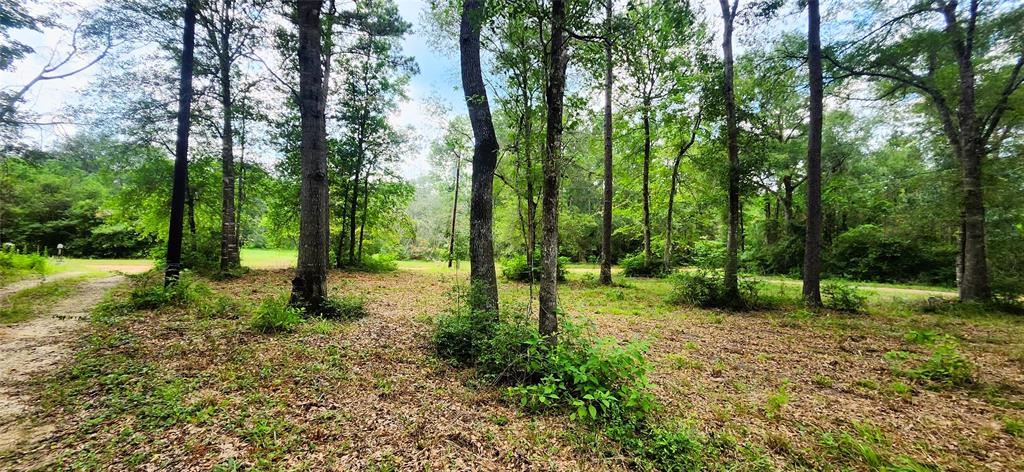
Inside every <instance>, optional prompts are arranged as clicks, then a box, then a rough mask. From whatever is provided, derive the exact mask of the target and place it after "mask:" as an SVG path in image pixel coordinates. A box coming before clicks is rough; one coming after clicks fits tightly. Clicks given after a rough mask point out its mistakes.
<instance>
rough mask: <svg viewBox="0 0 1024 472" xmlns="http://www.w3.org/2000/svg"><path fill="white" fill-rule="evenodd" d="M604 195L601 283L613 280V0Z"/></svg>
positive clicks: (607, 36)
mask: <svg viewBox="0 0 1024 472" xmlns="http://www.w3.org/2000/svg"><path fill="white" fill-rule="evenodd" d="M604 13H605V16H604V22H605V24H604V38H603V40H604V41H603V43H604V130H603V131H604V197H603V201H602V202H601V278H600V281H601V284H602V285H611V284H612V197H614V195H615V192H614V189H613V188H612V86H613V84H614V81H615V75H614V73H613V70H612V67H613V64H612V0H605V4H604Z"/></svg>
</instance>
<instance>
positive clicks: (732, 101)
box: [719, 0, 740, 297]
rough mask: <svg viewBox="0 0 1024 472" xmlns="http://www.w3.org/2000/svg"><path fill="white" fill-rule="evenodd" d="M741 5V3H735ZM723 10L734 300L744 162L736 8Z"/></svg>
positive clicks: (728, 277)
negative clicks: (735, 51) (734, 38)
mask: <svg viewBox="0 0 1024 472" xmlns="http://www.w3.org/2000/svg"><path fill="white" fill-rule="evenodd" d="M734 1H738V0H734ZM719 2H720V3H721V6H722V19H723V21H724V31H723V33H722V53H723V56H724V58H723V60H724V62H725V74H724V81H725V83H724V85H725V87H724V92H725V122H726V130H727V135H726V140H727V141H726V145H727V148H728V151H729V173H728V193H729V234H728V237H727V239H726V246H725V248H726V249H725V251H726V256H725V290H726V292H727V293H728V294H729V296H730V297H738V296H739V280H738V276H737V275H738V274H737V272H738V269H739V257H738V249H739V223H740V211H739V209H740V158H739V142H738V136H739V131H738V129H737V128H736V97H735V94H734V93H733V57H732V27H733V19H734V15H735V6H732V7H730V5H729V1H728V0H719Z"/></svg>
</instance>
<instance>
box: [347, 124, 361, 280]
mask: <svg viewBox="0 0 1024 472" xmlns="http://www.w3.org/2000/svg"><path fill="white" fill-rule="evenodd" d="M363 146H364V144H363V141H362V139H361V138H360V140H359V160H358V161H357V162H356V169H355V175H353V176H352V198H351V199H349V207H348V263H349V265H355V264H356V221H358V220H357V219H356V214H357V213H358V210H359V177H360V175H361V174H362V169H363V152H365V151H364V150H363Z"/></svg>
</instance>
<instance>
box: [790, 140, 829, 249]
mask: <svg viewBox="0 0 1024 472" xmlns="http://www.w3.org/2000/svg"><path fill="white" fill-rule="evenodd" d="M819 142H820V140H819ZM818 155H819V161H820V155H821V153H820V152H819V153H818ZM818 167H819V168H820V167H821V164H820V163H819V165H818ZM794 190H796V185H793V177H792V176H789V175H787V176H784V177H782V192H783V193H782V217H783V219H784V221H785V223H786V228H785V230H786V232H785V234H787V235H788V234H790V228H792V227H793V191H794Z"/></svg>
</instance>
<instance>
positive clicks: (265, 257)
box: [241, 248, 299, 269]
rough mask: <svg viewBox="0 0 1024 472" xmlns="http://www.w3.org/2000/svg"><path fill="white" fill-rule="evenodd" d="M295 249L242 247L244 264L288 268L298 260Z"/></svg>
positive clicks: (257, 267) (260, 267)
mask: <svg viewBox="0 0 1024 472" xmlns="http://www.w3.org/2000/svg"><path fill="white" fill-rule="evenodd" d="M298 254H299V253H298V251H296V250H295V249H253V248H242V253H241V257H242V265H243V266H245V267H249V268H251V269H287V268H289V267H295V263H296V261H298V258H299V256H298Z"/></svg>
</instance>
